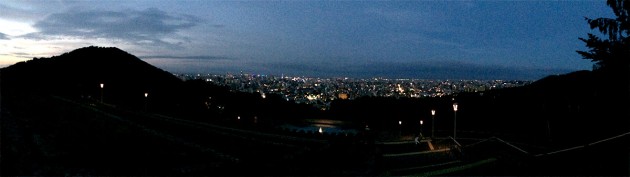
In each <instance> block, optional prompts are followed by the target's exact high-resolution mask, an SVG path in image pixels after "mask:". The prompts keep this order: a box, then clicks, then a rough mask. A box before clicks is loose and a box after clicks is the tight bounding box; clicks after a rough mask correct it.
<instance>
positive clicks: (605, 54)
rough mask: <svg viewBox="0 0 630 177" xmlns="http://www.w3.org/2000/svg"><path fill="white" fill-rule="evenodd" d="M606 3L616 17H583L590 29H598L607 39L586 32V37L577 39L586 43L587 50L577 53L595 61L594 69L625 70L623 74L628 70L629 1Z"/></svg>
mask: <svg viewBox="0 0 630 177" xmlns="http://www.w3.org/2000/svg"><path fill="white" fill-rule="evenodd" d="M606 4H607V5H608V6H610V7H611V8H612V10H613V12H614V13H615V16H617V17H616V18H614V19H613V18H597V19H591V18H588V17H585V19H586V21H587V22H588V24H589V25H590V28H591V29H597V30H599V32H601V33H602V34H603V35H604V36H608V39H604V38H600V37H598V36H596V35H594V34H592V33H588V39H585V38H579V39H580V40H581V41H584V43H586V47H588V48H589V50H588V51H577V53H579V54H580V55H582V57H583V58H584V59H588V60H592V61H593V62H595V65H594V68H595V70H608V71H612V72H621V71H625V72H622V73H624V74H625V73H627V71H628V70H630V45H629V44H630V39H629V38H628V36H630V18H629V17H628V15H629V13H630V1H627V0H608V1H607V3H606ZM619 74H621V73H619Z"/></svg>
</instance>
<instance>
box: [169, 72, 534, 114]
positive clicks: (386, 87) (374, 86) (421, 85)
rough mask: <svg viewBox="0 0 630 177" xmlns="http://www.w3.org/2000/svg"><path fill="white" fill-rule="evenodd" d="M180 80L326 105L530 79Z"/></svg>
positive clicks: (478, 88)
mask: <svg viewBox="0 0 630 177" xmlns="http://www.w3.org/2000/svg"><path fill="white" fill-rule="evenodd" d="M176 75H177V76H178V77H180V78H181V79H183V80H190V79H201V80H205V81H207V82H212V83H215V84H217V85H222V86H227V87H229V88H230V89H231V90H235V91H241V92H248V93H254V92H259V93H261V96H262V97H263V98H265V97H266V95H265V94H277V95H281V96H282V97H284V99H286V100H287V101H294V102H296V103H306V104H311V105H314V106H316V107H318V108H321V109H323V110H325V109H328V107H329V106H330V102H332V101H333V100H335V99H344V100H345V99H350V100H352V99H356V98H359V97H370V96H371V97H396V98H403V97H404V98H421V97H441V96H446V95H451V94H454V93H458V92H481V91H486V90H492V89H500V88H508V87H518V86H523V85H526V84H529V83H531V82H532V81H518V80H510V81H507V80H427V79H388V78H371V79H353V78H347V77H343V78H313V77H286V76H280V77H278V76H268V75H256V74H244V73H240V74H225V75H217V74H176Z"/></svg>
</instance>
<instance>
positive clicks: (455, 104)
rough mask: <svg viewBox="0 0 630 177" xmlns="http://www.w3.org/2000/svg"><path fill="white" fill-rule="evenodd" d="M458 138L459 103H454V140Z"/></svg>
mask: <svg viewBox="0 0 630 177" xmlns="http://www.w3.org/2000/svg"><path fill="white" fill-rule="evenodd" d="M455 137H457V103H453V139H455Z"/></svg>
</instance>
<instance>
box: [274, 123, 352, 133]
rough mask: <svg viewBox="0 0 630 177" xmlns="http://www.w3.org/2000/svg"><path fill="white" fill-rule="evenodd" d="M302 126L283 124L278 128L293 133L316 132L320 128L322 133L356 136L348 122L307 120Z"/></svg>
mask: <svg viewBox="0 0 630 177" xmlns="http://www.w3.org/2000/svg"><path fill="white" fill-rule="evenodd" d="M303 123H304V124H303V125H294V124H289V123H286V124H283V125H281V126H280V127H281V128H285V129H289V130H291V131H293V132H296V131H301V132H318V131H319V128H322V131H323V133H329V134H339V135H344V134H346V133H347V134H348V135H356V134H357V133H358V132H357V130H356V129H355V128H352V127H351V126H348V125H349V124H350V123H349V122H344V121H338V120H328V119H307V120H305V121H304V122H303Z"/></svg>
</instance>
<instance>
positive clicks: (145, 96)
mask: <svg viewBox="0 0 630 177" xmlns="http://www.w3.org/2000/svg"><path fill="white" fill-rule="evenodd" d="M148 102H149V93H148V92H144V111H147V110H148V106H147V104H148Z"/></svg>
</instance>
